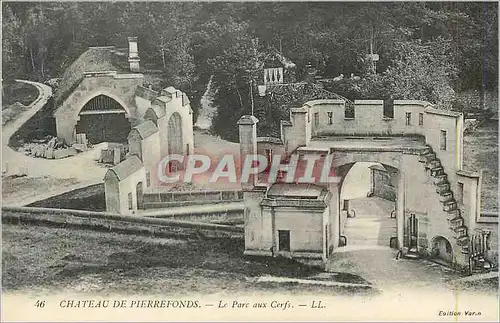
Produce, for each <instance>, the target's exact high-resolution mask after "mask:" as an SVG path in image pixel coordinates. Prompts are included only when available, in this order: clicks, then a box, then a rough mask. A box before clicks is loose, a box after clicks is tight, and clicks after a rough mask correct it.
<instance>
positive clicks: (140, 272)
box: [2, 224, 367, 295]
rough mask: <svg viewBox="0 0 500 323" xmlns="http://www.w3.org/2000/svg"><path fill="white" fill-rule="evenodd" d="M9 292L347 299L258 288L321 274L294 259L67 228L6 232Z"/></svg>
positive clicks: (237, 245) (230, 243)
mask: <svg viewBox="0 0 500 323" xmlns="http://www.w3.org/2000/svg"><path fill="white" fill-rule="evenodd" d="M2 229H3V268H2V270H3V272H2V273H3V275H2V279H3V281H2V283H3V290H4V291H13V290H28V289H31V290H40V289H42V290H44V289H45V290H50V291H54V290H65V291H68V290H70V291H72V292H74V291H86V292H89V291H91V292H98V293H99V294H108V293H115V292H120V293H123V292H124V291H126V292H127V293H139V294H140V293H148V294H165V293H168V294H169V295H190V294H192V293H201V294H212V293H227V294H229V295H234V294H238V293H242V292H246V293H248V292H266V291H270V290H272V292H273V293H275V292H284V293H291V294H304V293H306V294H311V295H313V294H318V293H319V294H325V295H335V294H341V295H349V294H352V293H353V292H354V293H366V292H367V291H362V290H357V289H356V290H353V289H346V288H337V287H330V286H303V285H302V286H298V285H293V284H292V285H285V284H280V285H274V284H268V285H264V284H258V283H255V282H254V281H253V280H252V279H249V278H250V277H254V276H260V275H272V276H286V277H297V278H305V277H307V276H311V275H316V274H318V273H319V272H320V269H319V268H315V267H309V266H306V265H303V264H301V263H298V262H296V261H294V260H290V259H282V258H257V257H251V258H248V257H244V256H243V249H244V245H243V241H236V242H235V240H216V239H214V240H196V239H188V240H181V239H156V238H147V237H138V236H128V235H122V234H117V233H102V232H94V231H84V230H69V229H64V228H58V229H56V228H47V227H38V226H25V225H5V224H4V225H3V228H2Z"/></svg>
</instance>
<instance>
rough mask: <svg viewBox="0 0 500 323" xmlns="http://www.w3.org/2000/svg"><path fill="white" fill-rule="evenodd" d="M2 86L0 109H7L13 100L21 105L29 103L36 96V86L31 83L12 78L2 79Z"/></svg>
mask: <svg viewBox="0 0 500 323" xmlns="http://www.w3.org/2000/svg"><path fill="white" fill-rule="evenodd" d="M2 86H3V94H2V110H5V109H7V108H8V107H9V106H10V105H11V104H14V103H15V102H19V103H21V104H22V105H30V104H31V103H32V102H33V101H35V99H36V98H37V97H38V90H37V88H36V87H35V86H33V85H31V84H27V83H22V82H16V81H14V80H12V81H6V82H5V81H4V82H3V83H2Z"/></svg>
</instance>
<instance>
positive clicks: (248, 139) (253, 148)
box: [238, 115, 259, 190]
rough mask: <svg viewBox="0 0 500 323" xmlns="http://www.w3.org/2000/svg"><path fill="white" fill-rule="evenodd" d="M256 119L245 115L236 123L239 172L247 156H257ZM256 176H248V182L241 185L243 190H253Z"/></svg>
mask: <svg viewBox="0 0 500 323" xmlns="http://www.w3.org/2000/svg"><path fill="white" fill-rule="evenodd" d="M257 122H259V119H257V118H256V117H254V116H249V115H245V116H242V117H241V118H240V120H239V121H238V126H239V132H240V172H241V170H242V169H243V165H244V164H245V159H246V158H247V156H249V155H250V156H255V159H256V156H257ZM256 180H257V176H256V175H255V176H254V175H250V177H249V180H248V182H246V183H241V187H242V188H243V190H245V189H247V190H248V189H250V190H251V189H253V187H254V186H255V184H256Z"/></svg>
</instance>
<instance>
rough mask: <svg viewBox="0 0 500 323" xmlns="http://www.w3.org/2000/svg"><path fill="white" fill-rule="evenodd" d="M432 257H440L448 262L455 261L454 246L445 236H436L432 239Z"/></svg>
mask: <svg viewBox="0 0 500 323" xmlns="http://www.w3.org/2000/svg"><path fill="white" fill-rule="evenodd" d="M431 257H432V258H435V259H440V260H443V261H445V262H446V263H452V262H453V247H452V246H451V243H450V242H449V241H448V239H446V238H445V237H443V236H436V237H434V238H432V240H431Z"/></svg>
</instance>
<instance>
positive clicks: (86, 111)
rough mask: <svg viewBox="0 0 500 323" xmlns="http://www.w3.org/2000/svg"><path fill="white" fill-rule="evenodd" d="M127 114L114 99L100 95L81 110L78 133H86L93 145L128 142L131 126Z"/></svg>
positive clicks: (77, 127) (77, 126) (77, 125)
mask: <svg viewBox="0 0 500 323" xmlns="http://www.w3.org/2000/svg"><path fill="white" fill-rule="evenodd" d="M126 114H127V112H126V111H125V109H124V108H123V107H122V106H121V104H120V103H118V102H117V101H116V100H114V99H113V98H111V97H109V96H107V95H104V94H100V95H97V96H95V97H93V98H92V99H90V100H89V101H88V102H87V103H86V104H85V105H84V106H83V108H82V109H81V110H80V112H79V114H78V117H79V120H78V122H77V124H76V133H77V134H81V133H84V134H85V135H86V137H87V139H88V141H89V142H90V143H92V144H97V143H100V142H123V143H125V142H127V136H128V133H129V132H130V129H131V125H130V122H129V120H128V119H127V118H126Z"/></svg>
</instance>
